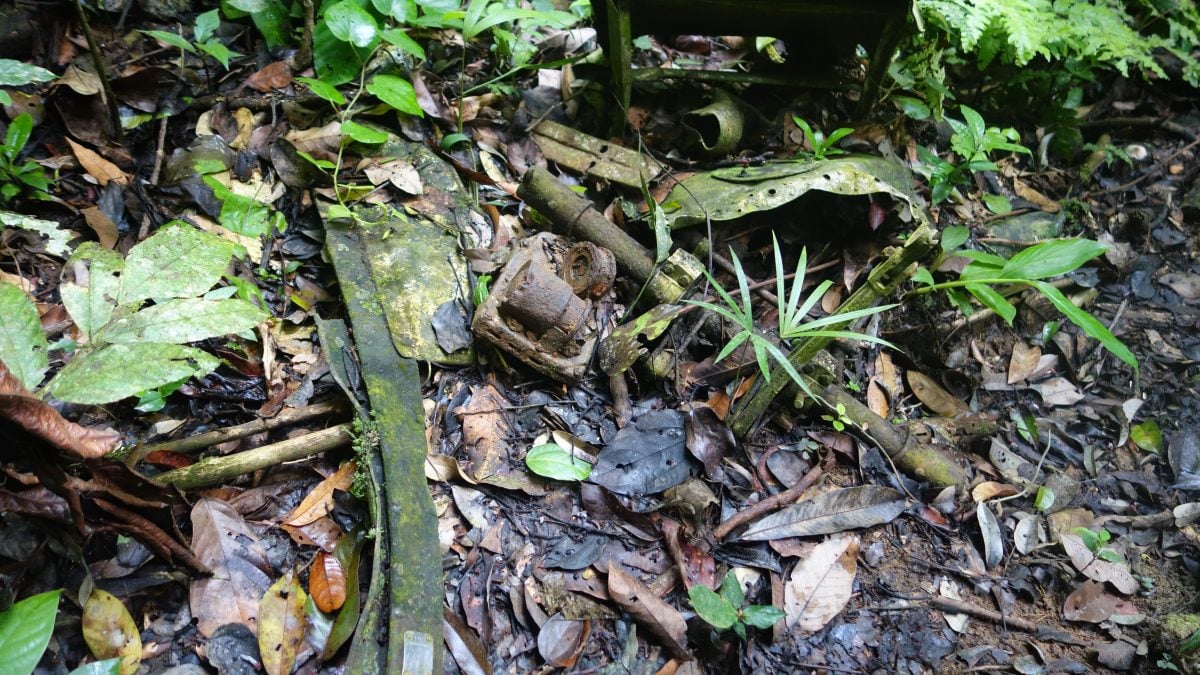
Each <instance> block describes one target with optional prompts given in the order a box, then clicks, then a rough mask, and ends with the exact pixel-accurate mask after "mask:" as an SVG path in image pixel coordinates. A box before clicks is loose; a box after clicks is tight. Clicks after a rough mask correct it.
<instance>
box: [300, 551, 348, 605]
mask: <svg viewBox="0 0 1200 675" xmlns="http://www.w3.org/2000/svg"><path fill="white" fill-rule="evenodd" d="M308 594H309V595H311V596H312V599H313V604H315V605H316V606H317V609H319V610H321V611H322V612H326V613H328V612H336V611H337V610H339V609H341V608H342V605H343V604H345V602H346V573H345V571H344V570H342V564H341V563H340V562H338V559H337V558H336V557H335V556H333V555H330V554H329V553H326V552H325V551H320V552H318V553H317V555H316V557H314V558H313V562H312V566H311V567H309V568H308Z"/></svg>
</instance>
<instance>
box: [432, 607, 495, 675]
mask: <svg viewBox="0 0 1200 675" xmlns="http://www.w3.org/2000/svg"><path fill="white" fill-rule="evenodd" d="M442 634H443V637H444V638H445V640H446V648H447V649H448V650H449V652H450V655H451V656H453V657H454V662H455V663H457V664H458V667H459V668H461V669H462V671H463V672H464V673H466V674H467V675H492V664H491V662H490V661H488V651H487V648H486V647H484V646H483V641H481V640H480V639H479V636H478V635H476V634H475V633H474V632H473V631H472V630H471V627H470V626H468V625H467V622H465V621H463V620H462V618H461V617H459V616H458V615H457V614H455V613H453V612H451V611H450V608H448V607H443V608H442Z"/></svg>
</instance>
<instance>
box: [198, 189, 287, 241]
mask: <svg viewBox="0 0 1200 675" xmlns="http://www.w3.org/2000/svg"><path fill="white" fill-rule="evenodd" d="M204 184H205V185H207V186H209V187H210V188H212V191H213V196H215V197H216V198H217V199H219V200H221V215H220V216H219V220H220V221H221V225H222V226H223V227H226V228H228V229H230V230H232V231H233V232H236V233H237V234H240V235H243V236H246V237H262V236H265V235H267V234H269V233H270V232H271V228H272V227H274V228H275V229H277V230H279V231H280V232H282V231H283V230H284V228H285V227H286V225H287V221H286V220H284V218H283V215H282V214H280V213H278V212H276V211H273V210H272V209H271V207H270V206H268V205H266V204H263V203H262V202H260V201H258V200H256V199H251V198H250V197H246V196H244V195H240V194H238V193H236V192H234V191H232V190H230V189H229V188H227V187H225V185H223V184H222V183H221V181H219V180H217V179H216V178H214V177H212V176H205V177H204Z"/></svg>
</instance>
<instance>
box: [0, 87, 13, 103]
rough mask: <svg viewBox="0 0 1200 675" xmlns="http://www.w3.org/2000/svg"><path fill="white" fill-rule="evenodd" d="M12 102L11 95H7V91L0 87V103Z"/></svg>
mask: <svg viewBox="0 0 1200 675" xmlns="http://www.w3.org/2000/svg"><path fill="white" fill-rule="evenodd" d="M12 102H13V100H12V96H9V95H8V92H7V91H4V90H3V89H0V105H12Z"/></svg>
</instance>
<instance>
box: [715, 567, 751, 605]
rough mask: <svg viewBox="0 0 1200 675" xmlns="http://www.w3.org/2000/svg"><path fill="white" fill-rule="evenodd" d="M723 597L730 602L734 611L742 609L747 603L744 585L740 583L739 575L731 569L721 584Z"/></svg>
mask: <svg viewBox="0 0 1200 675" xmlns="http://www.w3.org/2000/svg"><path fill="white" fill-rule="evenodd" d="M720 593H721V597H722V598H725V599H726V600H728V601H729V604H730V605H732V606H733V608H734V609H737V608H739V607H741V606H742V605H743V604H744V603H745V602H746V596H745V594H743V593H742V585H741V584H740V583H738V580H737V575H735V574H734V573H733V569H730V570H729V571H728V572H726V573H725V579H724V580H723V581H722V582H721V591H720Z"/></svg>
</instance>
